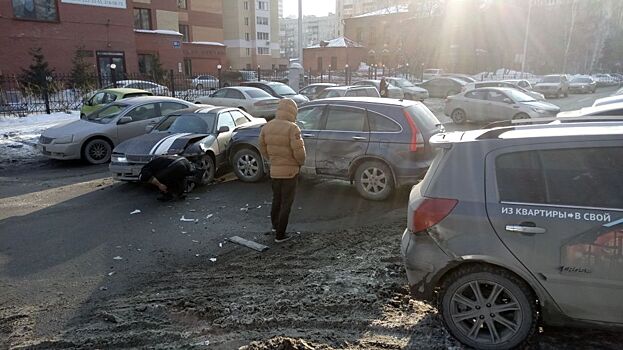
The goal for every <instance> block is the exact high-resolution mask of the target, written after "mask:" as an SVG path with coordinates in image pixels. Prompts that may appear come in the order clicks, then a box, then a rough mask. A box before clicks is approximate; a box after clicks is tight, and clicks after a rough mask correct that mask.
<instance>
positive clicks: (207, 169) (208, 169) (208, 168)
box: [201, 158, 212, 182]
mask: <svg viewBox="0 0 623 350" xmlns="http://www.w3.org/2000/svg"><path fill="white" fill-rule="evenodd" d="M201 168H202V169H204V171H203V174H202V175H201V182H205V181H207V180H209V179H210V176H211V174H212V162H210V161H209V160H208V159H206V158H203V159H201Z"/></svg>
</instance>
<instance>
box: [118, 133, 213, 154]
mask: <svg viewBox="0 0 623 350" xmlns="http://www.w3.org/2000/svg"><path fill="white" fill-rule="evenodd" d="M207 136H212V135H210V134H192V133H173V134H172V133H168V132H152V133H149V134H145V135H141V136H138V137H135V138H132V139H129V140H127V141H124V142H122V143H120V144H119V145H118V146H117V147H115V149H114V152H115V153H123V154H132V155H163V154H179V153H180V152H182V151H183V150H184V149H185V148H186V146H187V144H188V143H189V142H194V141H196V140H199V139H203V138H205V137H207Z"/></svg>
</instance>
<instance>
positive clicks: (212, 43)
mask: <svg viewBox="0 0 623 350" xmlns="http://www.w3.org/2000/svg"><path fill="white" fill-rule="evenodd" d="M191 44H196V45H212V46H225V44H223V43H217V42H216V41H193V42H191Z"/></svg>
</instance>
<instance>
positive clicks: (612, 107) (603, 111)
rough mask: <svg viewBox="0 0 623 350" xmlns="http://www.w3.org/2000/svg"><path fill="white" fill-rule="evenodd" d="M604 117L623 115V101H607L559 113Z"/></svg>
mask: <svg viewBox="0 0 623 350" xmlns="http://www.w3.org/2000/svg"><path fill="white" fill-rule="evenodd" d="M591 116H594V117H598V116H601V117H604V116H623V102H615V103H607V104H603V105H601V106H596V107H584V108H581V109H578V110H575V111H566V112H560V113H558V117H561V118H564V117H591Z"/></svg>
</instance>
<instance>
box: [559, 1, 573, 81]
mask: <svg viewBox="0 0 623 350" xmlns="http://www.w3.org/2000/svg"><path fill="white" fill-rule="evenodd" d="M576 12H577V2H576V0H573V2H571V25H570V26H569V36H568V37H567V47H566V48H565V57H564V58H563V62H562V72H561V73H562V74H565V73H567V60H568V59H569V49H570V48H571V40H572V39H573V29H574V28H575V16H576Z"/></svg>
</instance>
